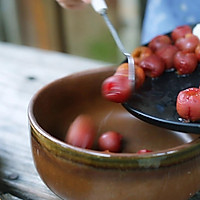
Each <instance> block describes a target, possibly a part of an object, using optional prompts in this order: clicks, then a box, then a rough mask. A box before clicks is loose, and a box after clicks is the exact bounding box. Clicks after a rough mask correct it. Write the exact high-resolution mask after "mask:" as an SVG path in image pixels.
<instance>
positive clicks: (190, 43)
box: [175, 33, 199, 52]
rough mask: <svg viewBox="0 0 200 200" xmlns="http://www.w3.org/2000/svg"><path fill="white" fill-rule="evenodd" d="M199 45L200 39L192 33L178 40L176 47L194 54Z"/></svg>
mask: <svg viewBox="0 0 200 200" xmlns="http://www.w3.org/2000/svg"><path fill="white" fill-rule="evenodd" d="M198 43H199V38H198V37H197V36H195V35H193V34H192V33H188V34H186V35H185V36H184V37H181V38H179V39H177V40H176V42H175V45H176V46H177V47H178V49H179V50H181V51H185V52H194V51H195V48H196V47H197V45H198Z"/></svg>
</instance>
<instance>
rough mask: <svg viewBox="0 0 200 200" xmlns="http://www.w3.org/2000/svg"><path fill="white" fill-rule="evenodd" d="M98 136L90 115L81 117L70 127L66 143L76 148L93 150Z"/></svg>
mask: <svg viewBox="0 0 200 200" xmlns="http://www.w3.org/2000/svg"><path fill="white" fill-rule="evenodd" d="M95 135H96V127H95V125H94V122H93V120H92V118H91V117H90V116H89V115H83V114H82V115H79V116H78V117H76V119H75V120H74V121H73V122H72V124H71V125H70V127H69V129H68V132H67V134H66V137H65V142H66V143H68V144H71V145H73V146H76V147H81V148H86V149H91V148H92V145H93V143H94V138H95Z"/></svg>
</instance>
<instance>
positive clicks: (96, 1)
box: [91, 0, 135, 87]
mask: <svg viewBox="0 0 200 200" xmlns="http://www.w3.org/2000/svg"><path fill="white" fill-rule="evenodd" d="M91 5H92V7H93V8H94V10H95V11H96V12H97V13H99V14H100V15H101V16H102V17H103V18H104V20H105V23H106V25H107V26H108V28H109V30H110V32H111V34H112V36H113V38H114V40H115V42H116V44H117V46H118V48H119V50H120V51H121V52H122V53H123V54H124V55H125V56H126V57H127V60H128V69H129V74H128V78H129V79H130V80H131V81H132V82H133V87H135V66H134V60H133V57H132V56H131V54H129V53H127V51H126V50H125V48H124V46H123V44H122V42H121V40H120V38H119V36H118V34H117V31H116V30H115V28H114V26H113V25H112V23H111V21H110V20H109V18H108V15H107V10H108V7H107V5H106V2H105V1H104V0H92V1H91Z"/></svg>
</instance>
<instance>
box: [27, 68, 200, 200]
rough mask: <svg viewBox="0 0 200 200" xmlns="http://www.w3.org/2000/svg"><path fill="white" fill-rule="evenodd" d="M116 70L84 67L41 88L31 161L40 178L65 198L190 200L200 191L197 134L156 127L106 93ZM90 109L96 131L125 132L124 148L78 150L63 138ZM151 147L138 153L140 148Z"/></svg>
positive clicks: (32, 115) (33, 109) (32, 110)
mask: <svg viewBox="0 0 200 200" xmlns="http://www.w3.org/2000/svg"><path fill="white" fill-rule="evenodd" d="M113 72H114V71H113V68H112V67H108V68H102V69H95V70H92V71H85V72H82V73H77V74H74V75H70V76H68V77H64V78H62V79H59V80H56V81H54V82H53V83H51V84H49V85H47V86H45V87H44V88H43V89H41V90H40V91H39V92H38V93H37V94H36V95H35V96H34V97H33V99H32V101H31V103H30V105H29V112H28V115H29V123H30V127H31V143H32V152H33V158H34V161H35V165H36V168H37V170H38V173H39V174H40V176H41V178H42V180H43V181H44V182H45V183H46V184H47V186H48V187H49V188H50V189H51V190H52V191H53V192H54V193H55V194H57V195H58V196H60V197H61V198H63V199H68V200H158V199H162V200H169V199H170V200H187V199H189V197H191V195H193V194H194V193H195V192H197V191H198V190H199V189H200V178H199V177H200V139H199V138H198V135H195V134H185V133H180V132H173V131H170V130H166V129H162V128H158V127H155V126H153V125H150V124H147V123H145V122H142V121H140V120H138V119H136V118H134V117H133V116H131V115H130V114H129V113H128V112H127V111H126V110H125V109H124V108H123V107H122V106H121V105H120V104H116V103H111V102H108V101H106V100H105V99H103V98H102V97H101V92H100V88H101V83H102V81H103V80H104V79H105V78H106V77H108V76H109V75H111V74H113ZM83 113H84V114H89V115H91V116H92V117H93V119H94V120H95V123H96V125H97V126H98V130H99V131H98V135H97V137H96V141H97V139H98V136H99V135H100V134H101V133H102V132H104V131H107V130H115V131H118V132H120V133H121V134H123V137H124V139H125V144H124V148H123V151H122V153H106V152H101V151H99V150H98V149H97V145H96V143H97V142H96V143H95V145H94V150H87V149H81V148H78V147H74V146H71V145H68V144H66V143H65V142H63V140H64V137H65V134H66V132H67V129H68V127H69V125H70V123H71V122H72V121H73V120H74V118H75V117H76V116H77V115H79V114H83ZM144 148H146V149H151V150H153V152H151V153H146V154H137V153H136V152H137V151H138V150H140V149H144Z"/></svg>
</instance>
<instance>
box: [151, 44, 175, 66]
mask: <svg viewBox="0 0 200 200" xmlns="http://www.w3.org/2000/svg"><path fill="white" fill-rule="evenodd" d="M177 52H178V48H177V47H176V46H174V45H171V44H169V45H166V46H164V47H162V48H160V49H158V50H157V51H156V52H155V54H156V55H157V56H159V57H160V58H162V60H163V61H164V63H165V68H166V69H171V68H174V55H175V54H176V53H177Z"/></svg>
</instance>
